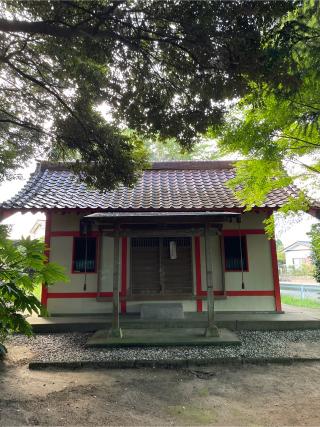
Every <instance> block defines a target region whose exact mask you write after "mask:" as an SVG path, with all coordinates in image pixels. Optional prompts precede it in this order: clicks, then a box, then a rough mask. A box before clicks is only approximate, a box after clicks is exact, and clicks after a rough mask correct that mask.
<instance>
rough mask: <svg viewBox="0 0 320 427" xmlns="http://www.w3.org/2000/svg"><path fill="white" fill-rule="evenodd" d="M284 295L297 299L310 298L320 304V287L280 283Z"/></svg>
mask: <svg viewBox="0 0 320 427" xmlns="http://www.w3.org/2000/svg"><path fill="white" fill-rule="evenodd" d="M280 290H281V294H282V295H291V296H293V297H297V298H302V297H304V298H310V299H314V300H316V301H319V302H320V286H319V285H306V284H303V283H296V284H292V283H284V282H282V283H280Z"/></svg>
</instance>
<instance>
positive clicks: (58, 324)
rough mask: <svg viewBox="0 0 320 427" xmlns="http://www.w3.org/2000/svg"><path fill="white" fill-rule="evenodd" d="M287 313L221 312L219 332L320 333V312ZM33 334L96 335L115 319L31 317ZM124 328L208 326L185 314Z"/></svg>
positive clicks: (126, 323) (126, 318)
mask: <svg viewBox="0 0 320 427" xmlns="http://www.w3.org/2000/svg"><path fill="white" fill-rule="evenodd" d="M283 309H284V313H261V312H259V313H254V312H250V313H244V312H241V313H235V312H233V313H232V312H217V313H216V314H215V319H216V324H217V326H218V327H219V328H227V329H230V330H233V331H242V330H292V329H320V309H305V308H303V307H292V306H284V307H283ZM28 321H29V322H30V323H31V325H32V328H33V332H35V333H59V332H95V331H97V330H99V329H108V328H110V327H111V322H112V316H111V315H103V316H102V315H100V316H99V315H95V316H86V315H83V316H79V315H72V316H70V315H69V316H51V317H37V316H32V317H28ZM120 325H121V327H122V328H124V329H125V330H127V329H159V328H160V329H161V328H186V329H190V328H191V329H192V328H199V329H204V328H205V327H206V325H207V315H206V313H185V318H184V319H176V320H170V319H168V320H162V321H159V320H157V319H153V320H152V319H147V320H144V319H141V318H140V316H139V315H134V314H126V315H120Z"/></svg>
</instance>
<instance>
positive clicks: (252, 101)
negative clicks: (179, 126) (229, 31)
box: [209, 1, 320, 232]
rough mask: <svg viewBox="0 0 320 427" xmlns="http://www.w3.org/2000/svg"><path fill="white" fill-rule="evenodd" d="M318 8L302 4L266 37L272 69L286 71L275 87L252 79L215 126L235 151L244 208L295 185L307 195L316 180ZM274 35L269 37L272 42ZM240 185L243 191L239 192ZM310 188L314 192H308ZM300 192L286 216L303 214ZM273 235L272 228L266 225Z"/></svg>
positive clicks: (224, 145)
mask: <svg viewBox="0 0 320 427" xmlns="http://www.w3.org/2000/svg"><path fill="white" fill-rule="evenodd" d="M319 18H320V4H319V2H313V1H306V2H304V3H303V5H300V7H297V8H296V9H295V10H294V11H292V12H291V13H289V14H288V15H287V16H285V17H284V18H283V19H282V22H281V25H280V26H278V27H277V28H275V30H274V31H273V32H272V34H269V35H268V36H266V37H265V40H264V46H265V51H266V52H269V58H270V66H271V67H274V66H276V64H277V66H278V67H279V70H283V69H285V68H286V69H287V70H288V74H286V75H284V74H282V73H280V74H279V78H277V79H275V80H274V82H272V81H270V80H267V79H266V78H264V77H263V76H261V79H256V80H251V83H250V84H249V87H250V89H249V91H248V93H247V94H246V95H245V96H244V97H243V98H242V99H240V100H239V101H238V103H237V105H236V106H235V107H234V108H233V109H232V110H230V112H229V114H228V116H227V117H226V120H225V123H224V124H223V125H221V126H215V127H213V128H212V129H211V130H210V132H209V135H210V136H218V138H219V145H220V148H221V150H222V152H224V153H227V152H234V151H236V152H238V153H240V154H241V155H242V156H243V158H244V160H242V161H241V162H239V163H237V177H236V179H235V180H234V182H233V183H232V187H233V188H234V189H236V191H237V194H238V196H239V198H240V199H241V200H243V201H244V203H245V204H246V206H247V207H248V209H250V208H251V207H252V206H253V205H262V204H263V202H264V201H265V199H266V197H267V194H268V193H269V192H270V191H272V190H277V189H279V188H282V187H286V186H288V185H289V184H292V183H295V182H298V183H299V185H300V186H302V187H304V188H305V189H308V191H309V195H310V194H311V193H312V190H313V189H315V188H317V185H318V183H319V177H320V174H319V173H320V157H319V148H320V133H319V132H320V104H319V99H320V30H319ZM270 36H272V37H270ZM239 184H241V186H240V187H239ZM312 187H313V188H312ZM309 205H310V200H309V198H308V197H306V196H305V194H303V193H301V195H300V197H299V198H298V200H292V199H290V198H289V199H288V203H287V205H286V206H284V207H283V209H282V211H283V212H284V213H288V212H293V211H300V210H307V209H308V207H309ZM269 228H270V231H271V232H272V224H271V223H269Z"/></svg>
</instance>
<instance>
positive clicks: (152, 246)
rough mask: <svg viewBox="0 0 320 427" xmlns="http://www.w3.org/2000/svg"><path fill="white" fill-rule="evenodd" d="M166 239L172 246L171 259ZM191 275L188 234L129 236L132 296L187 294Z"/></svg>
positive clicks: (190, 283)
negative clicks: (172, 253)
mask: <svg viewBox="0 0 320 427" xmlns="http://www.w3.org/2000/svg"><path fill="white" fill-rule="evenodd" d="M170 242H175V245H176V258H175V259H172V258H171V257H170ZM192 277H193V276H192V246H191V237H167V238H154V237H146V238H132V239H131V289H132V294H133V295H183V294H184V295H191V294H192V291H193V280H192Z"/></svg>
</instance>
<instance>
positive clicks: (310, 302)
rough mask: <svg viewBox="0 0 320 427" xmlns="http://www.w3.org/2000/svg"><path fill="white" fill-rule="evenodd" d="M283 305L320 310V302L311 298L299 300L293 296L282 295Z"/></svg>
mask: <svg viewBox="0 0 320 427" xmlns="http://www.w3.org/2000/svg"><path fill="white" fill-rule="evenodd" d="M281 302H282V303H283V304H288V305H295V306H297V307H307V308H320V302H319V301H316V300H314V299H311V298H304V299H301V298H297V297H293V296H291V295H281Z"/></svg>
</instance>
